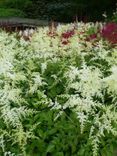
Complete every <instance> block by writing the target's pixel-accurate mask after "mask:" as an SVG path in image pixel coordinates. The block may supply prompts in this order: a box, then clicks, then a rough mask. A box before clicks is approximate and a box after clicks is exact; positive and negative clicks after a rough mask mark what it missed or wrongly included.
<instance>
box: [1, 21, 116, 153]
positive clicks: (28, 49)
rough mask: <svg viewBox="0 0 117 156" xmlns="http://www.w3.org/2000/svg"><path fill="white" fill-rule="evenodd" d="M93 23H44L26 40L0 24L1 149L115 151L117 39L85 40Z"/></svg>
mask: <svg viewBox="0 0 117 156" xmlns="http://www.w3.org/2000/svg"><path fill="white" fill-rule="evenodd" d="M77 27H78V28H77ZM94 27H97V26H95V25H94ZM89 29H90V30H91V29H92V24H91V23H86V24H84V23H77V24H76V25H75V28H74V24H70V25H59V26H58V27H56V29H54V28H52V30H50V29H49V28H48V27H45V28H39V29H38V30H37V31H36V32H35V33H34V34H33V36H32V37H31V38H30V40H28V41H26V40H24V39H23V38H21V39H17V38H16V36H17V35H16V34H11V35H9V34H7V33H5V32H3V31H1V32H0V42H1V44H0V125H1V127H0V154H1V155H21V156H27V155H29V156H32V155H34V156H39V155H44V156H46V155H68V156H71V155H72V156H84V155H86V156H87V155H90V156H100V155H107V153H110V154H111V155H113V153H112V152H113V151H108V144H110V145H109V146H112V147H113V144H115V145H116V144H117V142H116V137H117V47H116V44H115V46H114V47H110V45H108V44H107V42H106V41H104V40H103V39H102V38H100V39H99V38H98V40H96V42H95V45H94V43H93V42H89V40H88V41H87V40H86V38H87V36H88V35H89V34H88V32H89ZM63 41H69V43H68V44H63V43H62V42H63ZM110 138H111V139H110ZM105 148H106V149H107V150H106V151H105V150H104V149H105ZM113 148H114V147H113Z"/></svg>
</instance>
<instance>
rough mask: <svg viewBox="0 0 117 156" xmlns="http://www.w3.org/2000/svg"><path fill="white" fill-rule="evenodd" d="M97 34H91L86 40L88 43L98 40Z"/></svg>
mask: <svg viewBox="0 0 117 156" xmlns="http://www.w3.org/2000/svg"><path fill="white" fill-rule="evenodd" d="M96 39H97V34H91V35H89V36H88V37H87V38H86V41H91V40H96Z"/></svg>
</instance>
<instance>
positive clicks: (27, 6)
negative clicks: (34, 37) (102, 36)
mask: <svg viewBox="0 0 117 156" xmlns="http://www.w3.org/2000/svg"><path fill="white" fill-rule="evenodd" d="M115 9H116V0H89V1H88V0H67V1H66V0H1V1H0V17H11V16H15V17H16V16H17V17H28V18H36V19H44V20H55V21H59V22H72V21H74V20H75V17H76V16H77V17H78V20H83V21H96V20H98V21H101V20H103V16H102V14H103V13H104V12H106V13H107V14H108V16H112V13H113V11H114V10H115Z"/></svg>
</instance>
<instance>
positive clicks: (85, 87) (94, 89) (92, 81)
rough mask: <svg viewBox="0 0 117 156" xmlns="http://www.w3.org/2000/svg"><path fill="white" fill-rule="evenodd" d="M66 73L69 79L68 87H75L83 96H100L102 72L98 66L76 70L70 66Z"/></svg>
mask: <svg viewBox="0 0 117 156" xmlns="http://www.w3.org/2000/svg"><path fill="white" fill-rule="evenodd" d="M66 75H68V78H69V80H70V83H69V86H68V88H73V89H75V90H76V91H77V92H79V93H81V95H82V96H83V97H91V96H95V95H96V96H99V97H102V94H101V90H102V79H101V77H102V73H101V71H100V70H99V69H98V68H94V69H93V67H84V68H83V69H80V70H78V69H77V68H75V67H72V68H70V70H69V72H68V73H67V74H66Z"/></svg>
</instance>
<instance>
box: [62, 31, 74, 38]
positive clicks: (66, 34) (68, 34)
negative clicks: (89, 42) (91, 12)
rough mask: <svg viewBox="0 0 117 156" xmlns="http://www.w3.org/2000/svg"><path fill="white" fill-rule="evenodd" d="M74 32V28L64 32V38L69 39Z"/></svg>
mask: <svg viewBox="0 0 117 156" xmlns="http://www.w3.org/2000/svg"><path fill="white" fill-rule="evenodd" d="M74 34H75V32H74V30H70V31H67V32H64V33H62V38H65V39H69V38H70V37H72V36H73V35H74Z"/></svg>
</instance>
